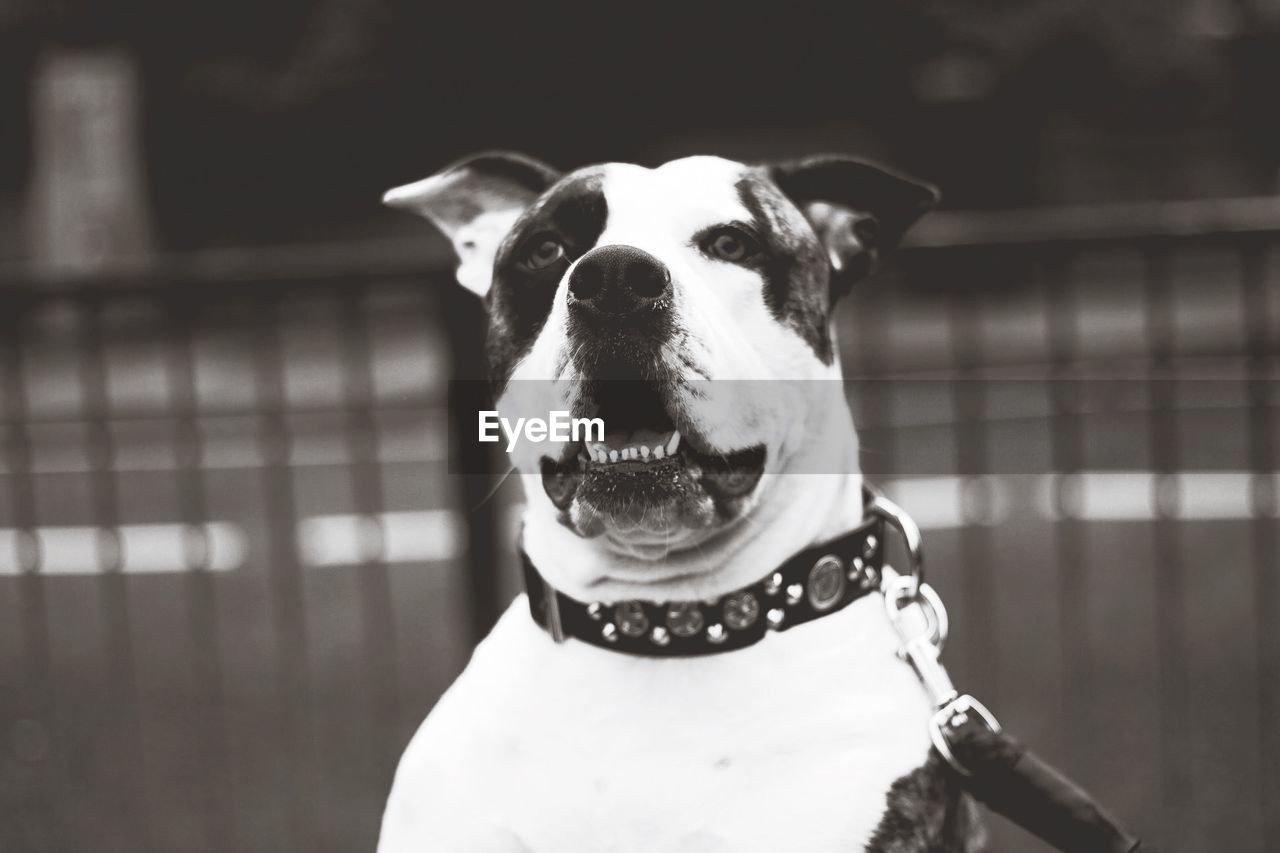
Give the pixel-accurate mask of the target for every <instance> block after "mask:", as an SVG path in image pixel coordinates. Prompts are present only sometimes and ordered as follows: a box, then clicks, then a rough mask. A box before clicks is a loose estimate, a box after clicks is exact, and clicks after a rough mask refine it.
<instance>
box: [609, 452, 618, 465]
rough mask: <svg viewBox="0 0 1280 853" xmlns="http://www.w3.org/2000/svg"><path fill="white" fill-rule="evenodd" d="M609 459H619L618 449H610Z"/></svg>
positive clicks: (614, 460) (611, 460)
mask: <svg viewBox="0 0 1280 853" xmlns="http://www.w3.org/2000/svg"><path fill="white" fill-rule="evenodd" d="M609 461H610V462H617V461H618V451H616V450H610V451H609Z"/></svg>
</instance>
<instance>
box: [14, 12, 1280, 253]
mask: <svg viewBox="0 0 1280 853" xmlns="http://www.w3.org/2000/svg"><path fill="white" fill-rule="evenodd" d="M1278 34H1280V2H1277V0H1166V2H1150V0H1067V1H1066V2H1064V0H1027V2H1014V0H958V2H957V0H932V2H900V3H888V2H881V3H842V4H827V5H826V6H825V7H819V8H812V7H804V6H800V5H797V4H786V5H775V6H761V5H757V4H745V3H739V4H734V5H712V4H684V5H683V6H682V7H679V8H678V9H674V10H670V11H668V10H664V9H662V8H661V7H659V6H657V5H647V4H646V5H641V4H627V5H616V4H615V5H606V4H590V5H582V6H569V5H562V4H561V5H557V4H551V3H537V4H534V3H522V4H516V3H510V4H487V3H478V2H471V3H457V4H452V5H449V6H445V5H443V4H440V3H420V2H410V1H409V0H272V2H269V3H264V2H261V0H222V2H218V3H211V2H191V0H187V2H180V0H131V1H130V2H114V3H109V2H106V0H54V2H50V0H25V2H24V0H7V2H5V0H0V57H3V58H2V59H0V69H2V71H0V99H3V100H2V103H0V108H3V110H4V113H5V114H7V115H24V114H25V113H26V112H27V104H26V102H25V98H26V94H25V92H26V90H25V88H24V87H25V81H26V80H27V79H28V77H29V69H30V67H31V64H32V62H33V61H34V59H35V57H36V56H37V55H38V52H39V50H40V49H41V46H42V45H45V44H48V43H59V42H60V43H64V44H67V43H79V44H85V45H95V44H114V43H124V44H126V45H129V46H130V47H131V48H132V49H133V51H134V52H135V55H136V56H137V58H138V61H139V63H140V64H141V67H142V70H143V79H144V81H145V97H146V105H147V110H146V113H147V123H148V124H147V127H146V140H147V148H148V150H147V158H148V163H149V169H150V181H151V191H152V195H153V201H154V209H155V211H156V214H157V219H158V224H159V228H160V231H161V233H162V234H163V235H165V237H166V241H167V242H168V243H169V244H172V245H185V244H191V243H195V242H207V241H215V242H217V241H237V240H246V239H247V240H258V239H282V238H288V237H294V236H298V235H303V234H316V233H325V232H326V231H327V230H332V229H336V228H341V229H343V230H344V231H345V232H347V233H350V231H351V229H352V228H353V227H358V226H356V225H355V224H356V223H361V222H370V221H376V219H375V218H374V217H375V214H374V213H373V212H374V211H375V210H376V199H377V196H378V194H379V192H380V190H381V189H382V188H384V187H385V186H388V185H390V184H392V183H394V182H396V181H402V180H407V179H410V178H414V177H417V176H420V175H421V174H425V173H427V172H428V171H430V170H432V169H434V168H436V167H438V166H439V165H441V164H443V163H445V162H447V161H449V160H450V159H452V158H454V157H457V156H459V155H462V154H464V153H467V152H469V151H471V150H474V149H478V148H490V147H510V148H518V149H523V150H526V151H529V152H531V153H534V154H536V155H539V156H542V157H544V158H546V159H548V160H550V161H551V162H553V163H556V164H558V165H563V166H573V165H578V164H581V163H584V162H587V161H595V160H601V159H636V160H639V161H641V162H651V161H653V160H654V159H661V158H662V157H665V156H666V155H669V154H671V153H673V152H683V151H684V150H685V149H686V148H689V149H692V148H693V147H696V148H701V149H703V150H706V149H708V148H715V149H723V150H724V152H725V153H729V154H732V155H739V156H767V155H770V154H773V153H775V152H776V153H779V154H784V153H800V151H801V149H804V148H805V147H806V145H809V146H812V145H817V144H821V147H832V146H833V145H838V146H840V147H855V148H858V147H861V148H867V149H870V151H869V153H871V154H873V155H875V156H879V157H881V158H883V159H888V160H890V161H892V162H893V163H895V164H896V165H899V166H901V167H904V168H909V169H912V170H914V171H916V172H919V173H921V174H924V175H927V176H929V177H930V178H932V179H933V180H935V181H937V182H939V183H941V184H942V185H943V186H945V187H946V189H947V193H948V203H949V204H951V205H952V206H960V207H970V206H979V207H993V206H1008V205H1018V204H1029V203H1036V202H1041V201H1053V200H1055V199H1054V198H1053V197H1052V196H1053V195H1054V193H1053V192H1051V191H1046V190H1045V188H1044V186H1043V185H1044V181H1043V180H1041V179H1040V178H1039V176H1041V175H1043V174H1044V173H1045V171H1046V170H1048V169H1052V168H1053V166H1054V163H1053V161H1052V159H1049V160H1046V157H1050V158H1051V157H1052V154H1051V153H1046V147H1045V138H1046V133H1048V132H1050V131H1052V129H1054V128H1057V127H1059V126H1061V124H1062V122H1063V121H1067V122H1068V123H1070V124H1071V125H1072V126H1074V127H1084V128H1086V129H1087V130H1088V135H1093V136H1101V137H1107V136H1108V135H1110V136H1116V137H1120V138H1126V137H1130V136H1133V135H1136V136H1137V137H1138V139H1139V143H1141V141H1142V140H1145V139H1148V138H1157V139H1160V140H1162V142H1161V145H1163V146H1165V147H1167V143H1166V142H1164V141H1163V140H1167V139H1169V138H1173V139H1176V138H1178V135H1179V134H1187V135H1190V136H1192V137H1195V135H1196V134H1201V135H1203V133H1204V132H1205V131H1206V129H1207V131H1208V132H1210V133H1211V135H1212V136H1213V139H1214V142H1213V146H1215V150H1216V149H1218V148H1225V149H1227V150H1229V151H1230V152H1231V156H1232V157H1233V158H1235V159H1234V160H1233V168H1234V170H1233V171H1232V175H1233V176H1234V183H1233V185H1231V186H1224V187H1221V188H1220V191H1221V192H1223V193H1242V194H1248V193H1262V192H1267V191H1270V190H1271V189H1273V186H1272V181H1273V178H1274V175H1275V172H1276V168H1277V163H1278V160H1277V158H1278V156H1280V155H1278V154H1277V151H1278V150H1280V132H1278V131H1277V127H1278V126H1280V125H1278V123H1277V122H1278V119H1277V117H1276V111H1275V110H1274V109H1271V108H1270V102H1271V100H1272V98H1273V94H1272V92H1271V91H1270V88H1271V85H1272V84H1273V82H1274V81H1275V80H1276V79H1278V77H1277V72H1278V71H1280V58H1278V55H1280V51H1277V50H1276V48H1277V46H1280V40H1278V38H1277V36H1278ZM6 124H7V126H6V127H5V129H3V130H0V145H4V147H5V150H12V151H16V152H18V156H17V157H13V158H8V157H6V158H4V160H5V161H6V162H5V163H4V164H3V165H0V170H2V171H0V182H3V186H2V187H0V189H3V187H10V188H12V187H14V186H15V185H17V184H19V183H20V182H21V180H22V179H23V176H24V175H25V167H24V165H23V164H24V163H25V160H26V158H27V152H26V151H25V149H24V147H23V146H24V145H25V144H26V143H25V142H24V139H25V130H24V128H22V126H21V124H22V123H21V122H17V123H6ZM717 141H719V143H718V142H717ZM716 153H719V150H717V152H716ZM658 155H661V157H659V156H658ZM1160 156H1164V157H1166V158H1169V157H1171V158H1173V159H1172V160H1171V161H1169V165H1167V167H1166V168H1168V169H1170V170H1176V169H1177V168H1179V166H1180V163H1179V161H1178V157H1179V156H1180V155H1179V153H1178V152H1177V151H1173V152H1172V153H1167V152H1166V153H1165V154H1163V155H1160ZM1140 159H1141V158H1140ZM1131 168H1133V169H1135V170H1140V169H1141V168H1142V163H1141V162H1135V163H1134V164H1132V166H1131ZM1050 183H1052V182H1050ZM1099 183H1105V182H1103V181H1100V182H1099ZM1150 183H1152V184H1156V185H1159V184H1161V183H1164V182H1163V181H1161V180H1159V179H1158V176H1157V177H1156V178H1153V179H1152V180H1151V181H1150ZM1182 189H1185V188H1183V187H1175V188H1174V189H1173V190H1171V191H1177V190H1182ZM1193 189H1195V187H1193ZM1135 191H1136V192H1141V187H1139V188H1138V189H1137V190H1135ZM1085 194H1086V195H1087V194H1088V193H1087V192H1086V193H1085ZM1046 196H1048V197H1046Z"/></svg>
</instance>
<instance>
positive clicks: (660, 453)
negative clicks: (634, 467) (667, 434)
mask: <svg viewBox="0 0 1280 853" xmlns="http://www.w3.org/2000/svg"><path fill="white" fill-rule="evenodd" d="M666 455H667V451H665V450H663V449H662V445H661V444H659V445H658V446H657V447H655V448H654V449H653V458H654V459H661V458H662V457H664V456H666Z"/></svg>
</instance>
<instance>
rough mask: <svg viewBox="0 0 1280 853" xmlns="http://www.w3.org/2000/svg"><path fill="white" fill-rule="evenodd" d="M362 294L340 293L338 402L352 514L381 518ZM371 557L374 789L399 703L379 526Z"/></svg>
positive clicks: (366, 627) (367, 649)
mask: <svg viewBox="0 0 1280 853" xmlns="http://www.w3.org/2000/svg"><path fill="white" fill-rule="evenodd" d="M365 296H366V291H365V290H364V288H357V287H350V288H348V289H347V290H346V291H345V292H344V293H343V294H342V300H341V305H342V309H343V311H342V314H343V320H344V323H343V344H344V351H343V358H342V364H343V385H344V387H343V399H344V402H345V405H346V413H347V425H346V427H347V428H346V434H347V445H348V449H349V451H350V458H351V464H350V467H349V471H350V474H351V486H352V494H353V497H354V500H355V507H356V512H357V513H358V514H359V515H361V516H363V517H365V518H367V519H380V517H381V514H382V512H383V510H384V508H385V507H384V498H383V484H382V466H381V461H380V460H379V453H378V449H379V441H378V424H377V420H376V418H375V417H374V407H375V405H376V400H375V399H374V393H373V356H372V351H371V347H370V341H369V317H368V311H367V300H366V298H365ZM379 534H380V536H379V547H378V549H377V553H376V554H365V555H362V557H363V558H364V559H365V560H367V562H366V563H365V564H364V565H363V566H362V567H361V574H360V614H361V628H362V632H363V645H364V667H365V675H366V678H367V685H366V688H367V689H368V691H369V695H368V697H367V698H368V702H369V724H370V728H369V731H368V733H367V736H368V743H369V748H370V749H371V750H373V752H374V757H375V761H374V762H373V764H374V768H375V770H376V781H375V784H379V783H381V782H382V781H383V780H389V779H390V778H391V772H392V770H393V769H394V768H395V763H396V761H397V759H398V758H399V756H398V755H397V754H396V744H397V739H396V736H395V735H396V730H397V727H396V719H397V712H398V706H399V698H400V686H399V680H398V673H397V661H398V652H397V649H396V635H395V616H394V611H393V608H392V606H391V580H390V576H389V569H388V566H387V562H386V530H385V528H383V527H381V526H379Z"/></svg>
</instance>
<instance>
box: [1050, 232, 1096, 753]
mask: <svg viewBox="0 0 1280 853" xmlns="http://www.w3.org/2000/svg"><path fill="white" fill-rule="evenodd" d="M1072 266H1073V258H1072V256H1071V255H1070V253H1069V252H1068V251H1065V250H1061V251H1050V252H1048V253H1046V255H1045V258H1044V261H1043V273H1044V283H1045V288H1046V293H1045V297H1044V303H1043V304H1044V306H1045V310H1046V321H1047V324H1048V332H1049V338H1048V344H1049V362H1050V373H1049V382H1050V396H1051V400H1052V407H1051V413H1050V419H1049V453H1050V458H1051V462H1052V464H1053V468H1054V471H1055V472H1056V474H1057V494H1055V495H1054V496H1053V499H1054V500H1055V501H1056V502H1057V510H1058V512H1057V522H1056V523H1055V524H1054V526H1053V537H1054V550H1055V552H1056V553H1057V578H1058V586H1057V592H1058V612H1059V631H1060V635H1061V644H1062V648H1061V654H1062V710H1061V715H1060V717H1059V719H1060V722H1061V730H1062V735H1061V738H1060V743H1061V744H1062V746H1063V748H1064V751H1065V752H1066V753H1067V754H1074V753H1076V752H1077V751H1081V752H1083V749H1082V746H1083V745H1084V744H1087V743H1088V740H1087V734H1086V727H1085V726H1084V724H1083V723H1082V720H1083V719H1084V715H1085V713H1086V711H1087V709H1088V698H1089V696H1090V682H1091V680H1092V678H1091V675H1092V667H1091V661H1090V651H1089V635H1088V629H1087V621H1086V619H1085V614H1086V613H1087V611H1088V606H1089V579H1088V571H1089V569H1088V563H1087V561H1086V555H1087V553H1088V526H1087V525H1086V524H1084V523H1083V522H1082V521H1081V519H1080V517H1079V511H1078V510H1079V507H1078V506H1076V505H1075V504H1076V503H1077V500H1075V498H1077V497H1078V496H1077V495H1072V494H1071V493H1069V492H1068V489H1070V488H1071V487H1073V486H1074V487H1076V488H1078V482H1077V480H1076V477H1075V475H1077V474H1078V473H1079V472H1080V470H1081V468H1083V466H1084V455H1085V444H1084V423H1083V419H1084V413H1083V412H1082V410H1081V400H1080V394H1081V391H1082V390H1083V389H1082V387H1081V382H1080V377H1079V375H1078V367H1079V360H1080V357H1081V353H1080V340H1079V338H1080V334H1079V319H1080V317H1079V305H1078V304H1077V294H1076V287H1075V281H1074V278H1073V275H1072Z"/></svg>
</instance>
